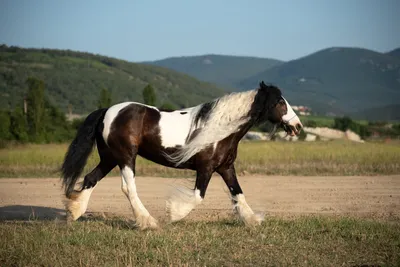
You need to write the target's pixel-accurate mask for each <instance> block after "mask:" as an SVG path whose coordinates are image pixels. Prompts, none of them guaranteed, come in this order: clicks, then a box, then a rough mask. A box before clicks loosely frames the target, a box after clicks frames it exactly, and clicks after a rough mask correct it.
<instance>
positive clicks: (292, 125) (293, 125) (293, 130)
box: [282, 121, 303, 136]
mask: <svg viewBox="0 0 400 267" xmlns="http://www.w3.org/2000/svg"><path fill="white" fill-rule="evenodd" d="M282 128H283V129H284V130H285V132H286V133H287V134H288V135H290V136H296V135H299V134H300V131H301V129H302V128H303V125H302V124H301V122H300V121H297V122H282Z"/></svg>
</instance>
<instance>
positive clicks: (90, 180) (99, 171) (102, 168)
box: [64, 160, 116, 221]
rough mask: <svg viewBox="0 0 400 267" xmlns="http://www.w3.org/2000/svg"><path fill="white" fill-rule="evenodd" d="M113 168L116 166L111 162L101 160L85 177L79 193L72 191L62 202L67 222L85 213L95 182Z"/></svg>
mask: <svg viewBox="0 0 400 267" xmlns="http://www.w3.org/2000/svg"><path fill="white" fill-rule="evenodd" d="M115 166H116V164H114V163H113V161H104V160H101V161H100V163H99V164H98V165H97V166H96V168H94V169H93V170H92V171H91V172H90V173H89V174H87V175H86V176H85V179H84V181H83V184H82V189H81V190H79V191H78V190H74V191H73V192H72V194H71V195H70V196H69V197H67V199H66V200H65V201H64V204H65V208H66V212H67V221H75V220H77V219H78V218H79V217H81V216H82V215H83V214H84V213H85V212H86V209H87V206H88V203H89V199H90V196H91V194H92V192H93V190H94V188H95V187H96V185H97V182H98V181H100V180H101V179H102V178H103V177H104V176H106V175H107V174H108V173H109V172H110V171H111V170H112V169H113V168H114V167H115Z"/></svg>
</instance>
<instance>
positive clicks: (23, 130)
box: [0, 77, 176, 147]
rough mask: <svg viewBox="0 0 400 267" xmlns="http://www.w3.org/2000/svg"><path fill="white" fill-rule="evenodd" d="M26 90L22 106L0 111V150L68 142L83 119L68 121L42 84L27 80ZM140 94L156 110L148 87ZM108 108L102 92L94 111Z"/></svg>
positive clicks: (107, 98)
mask: <svg viewBox="0 0 400 267" xmlns="http://www.w3.org/2000/svg"><path fill="white" fill-rule="evenodd" d="M26 87H27V91H26V95H25V97H24V101H23V103H21V104H20V105H17V106H16V107H15V108H14V109H13V110H0V146H1V147H3V146H5V145H6V144H7V143H9V142H18V143H59V142H66V141H70V140H72V139H73V138H74V136H75V134H76V131H77V130H78V128H79V126H80V125H81V123H82V122H83V121H84V119H85V117H83V118H78V119H74V120H72V121H69V120H68V119H67V116H66V114H65V113H64V112H62V111H61V110H60V109H59V108H58V107H57V106H55V105H53V104H52V103H51V102H50V100H49V99H48V97H47V95H46V90H45V83H44V81H42V80H40V79H37V78H35V77H29V78H28V79H27V80H26ZM142 94H143V99H144V102H145V104H147V105H152V106H156V104H157V96H156V93H155V91H154V88H153V87H152V86H151V85H147V86H146V87H145V88H144V89H143V92H142ZM111 105H112V96H111V93H110V91H109V90H107V89H106V88H102V89H101V91H100V95H99V97H98V100H97V108H105V107H110V106H111ZM159 108H160V109H166V110H171V109H175V108H176V107H175V106H174V105H172V104H170V103H163V104H162V105H161V106H159Z"/></svg>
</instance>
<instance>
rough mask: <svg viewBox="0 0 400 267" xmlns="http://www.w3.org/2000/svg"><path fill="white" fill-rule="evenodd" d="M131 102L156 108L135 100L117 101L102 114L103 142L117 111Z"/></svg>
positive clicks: (105, 140) (106, 137)
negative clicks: (117, 102)
mask: <svg viewBox="0 0 400 267" xmlns="http://www.w3.org/2000/svg"><path fill="white" fill-rule="evenodd" d="M131 104H135V105H141V106H145V107H148V108H152V109H155V110H158V109H157V108H156V107H153V106H149V105H145V104H141V103H137V102H123V103H119V104H116V105H114V106H111V107H110V108H109V109H108V110H107V112H106V114H105V115H104V120H103V123H104V129H103V139H104V142H106V144H107V139H108V135H109V134H110V128H111V124H112V122H113V121H114V120H115V118H116V117H117V116H118V113H119V112H120V111H121V110H122V109H123V108H125V107H127V106H129V105H131Z"/></svg>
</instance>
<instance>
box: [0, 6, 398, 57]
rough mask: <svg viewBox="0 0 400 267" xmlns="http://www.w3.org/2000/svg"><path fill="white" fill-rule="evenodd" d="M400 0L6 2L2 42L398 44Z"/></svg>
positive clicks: (122, 53)
mask: <svg viewBox="0 0 400 267" xmlns="http://www.w3.org/2000/svg"><path fill="white" fill-rule="evenodd" d="M399 10H400V1H399V0H276V1H269V0H260V1H258V0H248V1H244V0H241V1H239V0H238V1H236V0H231V1H225V0H201V1H191V0H186V1H184V0H176V1H175V0H165V1H162V0H157V1H156V0H154V1H152V0H140V1H139V0H130V1H128V0H126V1H125V0H118V1H101V0H79V1H75V0H73V1H72V0H66V1H61V0H1V1H0V43H5V44H7V45H17V46H21V47H36V48H42V47H46V48H58V49H71V50H79V51H87V52H92V53H99V54H102V55H107V56H112V57H117V58H121V59H125V60H129V61H145V60H155V59H162V58H166V57H171V56H182V55H202V54H208V53H213V54H229V55H247V56H258V57H270V58H277V59H281V60H290V59H295V58H299V57H302V56H305V55H307V54H309V53H312V52H315V51H317V50H320V49H323V48H326V47H331V46H350V47H364V48H368V49H372V50H376V51H379V52H386V51H389V50H392V49H394V48H397V47H400V15H399Z"/></svg>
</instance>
